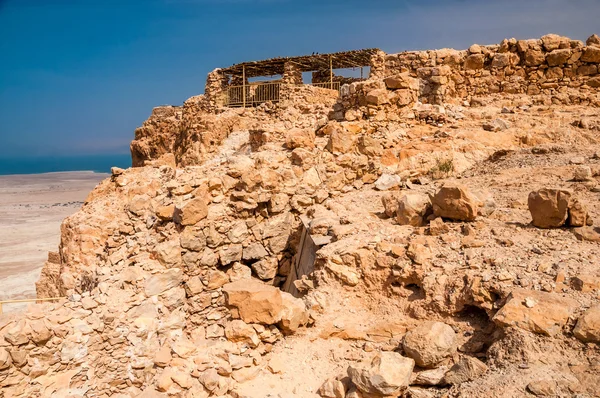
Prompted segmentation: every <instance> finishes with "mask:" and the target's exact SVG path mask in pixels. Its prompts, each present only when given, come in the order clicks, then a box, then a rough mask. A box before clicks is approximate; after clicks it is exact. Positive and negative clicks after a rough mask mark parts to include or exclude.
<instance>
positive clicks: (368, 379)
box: [348, 351, 415, 397]
mask: <svg viewBox="0 0 600 398" xmlns="http://www.w3.org/2000/svg"><path fill="white" fill-rule="evenodd" d="M414 366H415V361H413V360H412V359H410V358H406V357H403V356H402V355H400V354H398V353H397V352H393V351H384V352H381V353H379V354H377V355H376V356H375V358H374V359H373V361H372V362H371V366H369V367H367V368H360V367H354V366H350V367H348V376H349V377H350V379H351V380H352V383H354V385H355V386H356V388H357V389H358V390H359V391H361V392H363V393H365V394H372V395H374V396H376V397H381V396H383V397H386V396H398V395H399V394H401V393H402V391H404V390H405V389H406V388H407V387H408V385H409V382H410V377H411V374H412V371H413V368H414Z"/></svg>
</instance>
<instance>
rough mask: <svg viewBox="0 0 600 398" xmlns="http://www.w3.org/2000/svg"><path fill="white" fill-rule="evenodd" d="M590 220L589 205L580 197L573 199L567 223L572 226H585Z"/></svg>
mask: <svg viewBox="0 0 600 398" xmlns="http://www.w3.org/2000/svg"><path fill="white" fill-rule="evenodd" d="M588 220H590V219H589V214H588V211H587V206H586V205H585V204H584V203H583V202H582V201H581V200H580V199H579V198H573V199H571V202H570V203H569V217H568V218H567V224H568V225H569V226H570V227H583V226H585V225H589V224H590V223H589V222H588Z"/></svg>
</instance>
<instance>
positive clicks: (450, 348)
mask: <svg viewBox="0 0 600 398" xmlns="http://www.w3.org/2000/svg"><path fill="white" fill-rule="evenodd" d="M402 346H403V348H404V352H405V353H406V355H407V356H409V357H410V358H412V359H414V360H415V363H416V364H417V365H419V366H420V367H422V368H431V367H435V366H436V365H437V364H438V363H440V362H441V361H442V360H444V359H445V358H447V357H449V356H451V355H452V354H453V353H454V352H455V351H456V333H454V330H453V329H452V328H451V327H450V326H449V325H446V324H445V323H442V322H433V321H429V322H425V323H422V324H421V325H419V326H417V327H416V328H414V329H412V330H411V331H409V332H408V333H407V334H406V336H404V342H403V344H402Z"/></svg>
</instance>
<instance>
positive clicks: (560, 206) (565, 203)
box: [527, 188, 571, 228]
mask: <svg viewBox="0 0 600 398" xmlns="http://www.w3.org/2000/svg"><path fill="white" fill-rule="evenodd" d="M570 199H571V192H570V191H568V190H566V189H550V188H544V189H540V190H539V191H534V192H531V193H530V194H529V198H528V200H527V204H528V206H529V212H530V213H531V218H532V224H533V225H534V226H536V227H538V228H556V227H560V226H562V225H564V223H565V222H566V221H567V217H568V215H569V213H568V210H569V201H570Z"/></svg>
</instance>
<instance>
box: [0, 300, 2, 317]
mask: <svg viewBox="0 0 600 398" xmlns="http://www.w3.org/2000/svg"><path fill="white" fill-rule="evenodd" d="M1 314H2V303H0V315H1Z"/></svg>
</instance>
